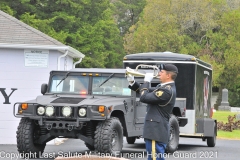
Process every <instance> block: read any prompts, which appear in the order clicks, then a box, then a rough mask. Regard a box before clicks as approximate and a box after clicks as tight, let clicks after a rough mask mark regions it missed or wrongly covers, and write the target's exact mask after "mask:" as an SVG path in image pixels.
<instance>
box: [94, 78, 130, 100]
mask: <svg viewBox="0 0 240 160" xmlns="http://www.w3.org/2000/svg"><path fill="white" fill-rule="evenodd" d="M107 78H108V77H93V85H92V86H93V92H92V93H93V94H99V95H125V96H131V90H130V89H129V88H128V81H127V79H126V78H124V77H113V78H111V79H109V80H108V81H107V82H106V83H104V84H103V85H102V86H101V87H99V85H100V84H101V83H102V82H103V81H105V80H106V79H107Z"/></svg>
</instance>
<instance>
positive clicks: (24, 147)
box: [17, 118, 46, 158]
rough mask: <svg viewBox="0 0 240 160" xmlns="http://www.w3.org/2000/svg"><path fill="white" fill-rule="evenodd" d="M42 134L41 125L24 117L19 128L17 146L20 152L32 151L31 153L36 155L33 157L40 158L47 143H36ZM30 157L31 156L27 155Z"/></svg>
mask: <svg viewBox="0 0 240 160" xmlns="http://www.w3.org/2000/svg"><path fill="white" fill-rule="evenodd" d="M39 136H40V127H39V125H37V123H35V121H34V120H31V119H29V118H22V119H21V121H20V123H19V126H18V128H17V148H18V152H19V153H24V154H23V155H26V154H25V153H31V154H29V155H31V156H36V157H31V158H39V157H40V156H41V154H42V153H43V151H44V149H45V146H46V143H45V144H36V143H34V141H35V140H37V139H38V138H39ZM27 158H30V157H27Z"/></svg>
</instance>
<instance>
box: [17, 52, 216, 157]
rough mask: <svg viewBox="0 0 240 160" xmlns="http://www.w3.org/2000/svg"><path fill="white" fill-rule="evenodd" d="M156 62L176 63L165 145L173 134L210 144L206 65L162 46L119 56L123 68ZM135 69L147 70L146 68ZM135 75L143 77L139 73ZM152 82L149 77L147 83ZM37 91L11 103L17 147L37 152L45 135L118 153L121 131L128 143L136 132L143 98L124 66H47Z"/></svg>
mask: <svg viewBox="0 0 240 160" xmlns="http://www.w3.org/2000/svg"><path fill="white" fill-rule="evenodd" d="M162 63H174V64H175V65H176V66H177V67H178V69H179V74H178V77H177V80H176V87H177V100H176V104H175V107H174V109H173V113H172V116H171V118H170V126H171V127H170V128H171V132H170V133H171V134H170V136H169V144H168V146H167V151H168V152H174V151H175V150H176V149H177V147H178V141H179V135H180V136H186V137H199V138H202V139H203V140H205V139H207V144H208V146H211V147H213V146H215V142H216V120H213V119H211V114H210V112H211V103H210V98H211V77H212V69H211V66H210V65H208V64H206V63H204V62H202V61H200V60H198V59H196V58H195V57H193V56H189V55H182V54H175V53H167V52H163V53H142V54H133V55H128V56H126V57H124V68H125V67H127V66H128V67H131V68H135V67H136V66H137V65H138V64H148V65H160V64H162ZM140 71H141V72H151V71H150V70H149V69H148V68H141V69H140ZM135 79H136V81H138V82H139V83H143V78H140V77H136V78H135ZM158 83H159V80H158V79H154V80H153V81H152V84H151V85H152V86H156V85H157V84H158ZM41 93H42V95H41V96H38V97H37V98H36V99H34V100H30V101H26V102H19V103H15V104H14V115H15V116H16V117H20V118H21V121H20V123H19V127H18V130H17V148H18V151H19V152H20V153H36V156H37V157H39V156H40V155H41V154H42V153H43V152H44V148H45V146H46V143H47V142H48V141H50V140H52V139H54V138H56V137H65V138H74V139H80V140H82V141H84V142H85V145H86V146H87V147H88V148H89V149H90V150H95V151H98V152H101V153H111V154H112V155H119V153H120V152H121V150H122V147H123V137H124V136H125V137H126V140H127V142H128V143H129V144H133V143H134V142H135V140H136V138H141V135H142V133H143V124H144V118H145V114H146V104H144V103H142V102H140V101H139V94H138V93H136V92H134V91H131V90H130V89H129V88H128V81H127V79H126V77H125V69H100V68H92V69H87V68H81V69H80V68H76V69H72V70H69V71H51V73H50V78H49V82H48V84H42V86H41ZM159 136H160V135H159Z"/></svg>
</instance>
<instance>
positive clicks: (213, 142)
mask: <svg viewBox="0 0 240 160" xmlns="http://www.w3.org/2000/svg"><path fill="white" fill-rule="evenodd" d="M216 136H217V129H216V123H214V135H213V137H207V145H208V147H215V145H216Z"/></svg>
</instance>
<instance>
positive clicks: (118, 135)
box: [94, 117, 123, 156]
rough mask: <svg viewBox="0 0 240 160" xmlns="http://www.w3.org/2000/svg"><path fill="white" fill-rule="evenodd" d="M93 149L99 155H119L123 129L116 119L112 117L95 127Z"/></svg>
mask: <svg viewBox="0 0 240 160" xmlns="http://www.w3.org/2000/svg"><path fill="white" fill-rule="evenodd" d="M94 147H95V149H96V150H97V151H99V152H101V153H110V154H112V155H114V156H118V155H120V152H121V150H122V147H123V128H122V125H121V123H120V121H119V119H118V118H116V117H112V118H110V119H107V120H105V121H103V122H100V123H99V124H98V125H97V128H96V131H95V136H94Z"/></svg>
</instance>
